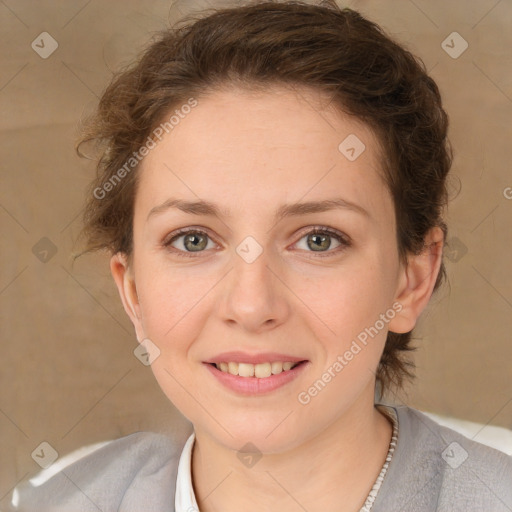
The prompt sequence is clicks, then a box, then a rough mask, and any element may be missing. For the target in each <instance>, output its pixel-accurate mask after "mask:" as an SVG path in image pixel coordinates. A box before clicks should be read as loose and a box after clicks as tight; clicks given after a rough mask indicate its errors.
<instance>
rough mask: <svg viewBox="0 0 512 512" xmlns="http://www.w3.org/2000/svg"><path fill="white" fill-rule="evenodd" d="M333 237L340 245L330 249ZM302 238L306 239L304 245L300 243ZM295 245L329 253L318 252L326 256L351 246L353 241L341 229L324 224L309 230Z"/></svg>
mask: <svg viewBox="0 0 512 512" xmlns="http://www.w3.org/2000/svg"><path fill="white" fill-rule="evenodd" d="M332 239H335V241H336V243H337V244H338V245H337V246H335V247H334V250H329V249H332ZM302 240H305V242H304V243H303V244H302V247H300V246H299V244H300V243H301V241H302ZM295 245H296V246H297V247H299V248H300V249H304V250H305V251H308V252H315V253H327V254H318V256H320V257H326V256H332V255H333V254H337V253H339V252H340V251H342V250H344V249H345V248H347V247H350V245H351V242H350V239H349V238H348V237H347V236H346V235H344V234H342V233H340V232H339V231H336V230H334V229H331V228H328V227H324V226H318V227H315V228H314V229H312V230H310V231H308V232H307V233H306V234H305V235H304V236H302V238H301V239H300V240H299V241H298V242H297V243H296V244H295Z"/></svg>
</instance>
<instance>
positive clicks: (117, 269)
mask: <svg viewBox="0 0 512 512" xmlns="http://www.w3.org/2000/svg"><path fill="white" fill-rule="evenodd" d="M110 272H111V273H112V277H113V278H114V281H115V282H116V285H117V290H118V291H119V296H120V297H121V302H122V303H123V306H124V310H125V311H126V314H127V315H128V316H129V317H130V320H131V321H132V324H133V326H134V327H135V333H136V335H137V340H138V341H139V342H141V341H142V340H143V339H144V338H145V335H144V329H143V327H142V317H141V313H140V304H139V298H138V296H137V289H136V287H135V279H134V276H133V273H132V270H131V268H130V266H129V265H128V258H127V256H126V255H125V254H124V253H121V252H118V253H116V254H114V255H113V256H112V258H111V259H110Z"/></svg>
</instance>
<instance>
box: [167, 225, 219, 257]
mask: <svg viewBox="0 0 512 512" xmlns="http://www.w3.org/2000/svg"><path fill="white" fill-rule="evenodd" d="M209 242H211V243H212V244H213V245H214V246H215V245H216V244H215V243H214V242H213V241H212V240H211V239H210V237H209V235H208V233H205V232H204V231H201V230H198V229H189V228H187V229H182V230H180V231H178V232H177V233H173V234H171V235H170V238H167V239H166V240H165V241H164V242H163V246H164V247H166V248H168V249H169V250H172V252H175V253H176V254H177V255H178V256H185V257H188V258H191V257H192V258H193V257H194V256H193V254H190V253H194V252H204V251H205V250H206V249H212V248H213V247H211V246H208V243H209ZM171 248H172V249H171Z"/></svg>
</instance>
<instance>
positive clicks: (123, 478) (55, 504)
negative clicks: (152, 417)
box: [8, 432, 184, 512]
mask: <svg viewBox="0 0 512 512" xmlns="http://www.w3.org/2000/svg"><path fill="white" fill-rule="evenodd" d="M183 444H184V443H181V442H176V441H174V440H172V439H171V438H169V437H167V436H164V435H161V434H155V433H151V432H137V433H135V434H131V435H128V436H125V437H122V438H120V439H116V440H114V441H111V442H108V443H106V444H104V445H103V446H102V447H100V448H99V449H97V450H95V451H94V452H93V453H90V454H89V455H86V456H85V457H81V458H80V459H78V460H76V461H75V462H73V463H71V464H69V465H66V466H65V467H63V468H62V469H60V470H59V471H58V472H57V473H55V471H52V473H55V474H52V473H49V471H50V470H52V467H50V468H49V470H45V471H43V472H42V473H40V474H39V475H37V477H35V478H32V479H30V480H28V481H26V482H24V483H23V484H21V485H20V486H18V487H17V488H16V489H15V490H14V492H13V495H12V503H11V505H10V506H11V508H10V509H8V510H12V511H19V512H22V511H23V512H31V511H44V512H46V511H48V512H50V511H51V512H60V511H62V512H64V511H66V512H68V511H69V510H73V511H76V512H89V511H95V512H97V511H98V510H103V511H105V512H107V511H110V510H120V509H123V510H124V509H127V510H139V509H140V510H144V508H145V507H146V506H147V503H148V500H150V501H151V503H152V506H154V507H155V508H154V509H155V510H161V511H162V512H164V511H166V510H169V511H172V510H174V491H175V484H176V473H177V469H178V462H179V458H180V455H181V451H182V449H183Z"/></svg>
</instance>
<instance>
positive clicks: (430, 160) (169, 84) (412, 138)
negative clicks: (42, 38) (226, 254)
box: [76, 0, 452, 394]
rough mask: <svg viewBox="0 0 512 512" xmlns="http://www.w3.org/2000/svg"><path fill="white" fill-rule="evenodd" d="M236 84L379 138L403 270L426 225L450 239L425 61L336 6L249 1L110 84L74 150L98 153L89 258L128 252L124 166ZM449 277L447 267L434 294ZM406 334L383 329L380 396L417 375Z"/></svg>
mask: <svg viewBox="0 0 512 512" xmlns="http://www.w3.org/2000/svg"><path fill="white" fill-rule="evenodd" d="M209 11H211V12H209ZM233 83H235V84H239V85H245V86H247V87H252V88H257V87H265V86H268V85H270V84H281V85H290V86H292V87H294V86H302V87H308V88H313V89H315V90H317V91H319V92H325V93H327V94H328V95H329V96H330V97H331V98H332V102H333V104H334V105H335V106H337V107H338V108H340V109H341V110H342V111H344V112H346V113H348V114H351V115H354V116H356V117H357V118H359V119H361V120H362V121H363V122H365V123H366V124H367V125H368V126H369V127H370V128H371V129H372V130H374V132H375V133H376V135H377V136H378V139H379V141H380V143H381V146H382V150H383V154H384V155H385V157H384V158H383V161H382V166H383V171H384V178H385V182H386V184H387V186H388V188H389V190H390V193H391V195H392V197H393V200H394V205H395V215H396V223H397V244H398V249H399V254H400V259H401V261H403V262H406V261H407V254H408V253H412V254H418V253H419V252H420V251H421V250H422V249H423V248H424V239H425V235H426V234H427V232H428V230H429V229H430V228H431V227H434V226H439V227H441V228H442V230H443V232H444V235H445V238H446V236H447V227H446V224H445V223H444V221H443V219H442V215H443V211H442V210H443V208H444V206H445V205H446V203H447V200H448V197H447V189H446V184H445V181H446V180H445V178H446V176H447V173H448V171H449V168H450V166H451V161H452V154H451V149H450V145H449V142H448V140H447V128H448V118H447V115H446V113H445V112H444V110H443V108H442V105H441V97H440V93H439V90H438V87H437V86H436V84H435V82H434V81H433V80H432V79H431V78H430V77H429V76H428V75H427V73H426V70H425V66H424V64H423V63H422V61H421V60H419V59H418V58H416V57H414V56H413V55H412V54H411V53H410V52H409V51H407V50H406V49H404V48H403V47H401V46H400V45H399V44H397V43H395V42H394V41H393V40H392V39H390V38H389V36H387V35H385V34H384V32H383V31H382V29H381V28H380V27H379V26H377V25H376V24H374V23H372V22H371V21H369V20H367V19H365V18H364V17H362V16H361V15H360V14H359V13H357V12H356V11H353V10H351V9H348V8H346V9H340V8H339V7H338V6H337V5H336V4H335V2H334V0H324V1H322V2H321V3H320V5H311V4H308V3H304V2H300V1H287V2H252V3H249V4H246V5H243V6H240V7H236V8H227V9H212V10H208V11H203V13H202V14H201V15H200V16H199V17H196V19H193V18H189V19H187V20H185V23H184V25H183V26H181V27H179V28H178V27H174V28H171V29H167V30H165V31H163V32H161V33H158V34H157V38H156V40H155V41H153V42H152V44H151V45H149V47H148V48H147V49H145V50H144V51H143V52H142V53H141V55H140V56H139V58H138V59H137V60H136V62H135V63H133V64H132V65H130V66H128V67H127V68H125V69H123V70H121V71H119V72H118V73H117V74H116V75H115V76H114V77H113V79H112V81H111V83H110V85H108V87H107V88H106V90H105V91H104V94H103V95H102V97H101V99H100V102H99V106H98V108H97V111H96V112H95V115H94V116H93V117H92V118H90V119H89V122H88V123H87V124H86V128H85V130H84V131H83V134H82V136H81V139H80V141H79V142H78V144H77V148H76V149H77V152H78V154H79V155H80V156H84V155H83V154H82V152H81V151H80V146H81V145H82V144H83V143H85V142H89V141H94V142H95V143H96V149H97V150H98V152H99V157H98V164H97V176H96V179H95V180H94V181H93V183H92V184H91V188H90V193H89V195H88V199H87V204H86V208H85V214H84V221H85V226H84V230H83V233H82V234H83V235H84V236H85V237H86V241H87V242H86V248H85V251H84V252H87V251H91V250H96V249H108V250H110V251H111V252H113V253H115V252H118V251H121V252H124V253H126V254H127V255H129V256H130V255H131V253H132V223H133V205H134V197H135V193H136V188H137V173H136V166H134V169H133V170H130V169H129V168H128V167H126V162H127V161H128V160H129V159H130V158H131V157H132V155H133V154H134V152H137V151H138V150H139V149H140V148H141V146H142V145H144V143H145V142H146V140H149V139H148V138H152V136H151V134H152V132H153V130H154V129H155V127H157V126H158V125H159V123H160V122H161V121H162V119H163V118H164V116H165V115H169V112H170V111H171V109H173V108H175V107H177V106H179V105H183V104H186V103H187V101H188V100H189V99H190V98H191V97H194V98H197V97H200V96H201V95H206V94H208V93H209V92H211V91H213V90H214V89H215V88H219V87H222V86H224V85H229V84H233ZM132 163H133V162H132ZM123 166H125V167H124V169H125V170H127V172H125V173H122V181H121V182H120V183H117V181H113V178H115V176H114V175H115V174H116V173H118V174H117V178H119V170H120V169H121V168H123ZM117 178H116V180H117ZM109 183H110V185H109ZM98 190H101V191H102V192H101V194H99V193H98ZM104 192H105V193H104ZM107 192H108V193H107ZM98 196H103V197H98ZM445 277H446V271H445V267H444V263H443V264H442V266H441V270H440V272H439V275H438V276H437V280H436V283H435V287H434V290H436V289H437V288H438V287H439V286H440V284H441V283H442V281H443V279H445ZM411 335H412V331H411V332H409V333H405V334H398V333H393V332H388V336H387V340H386V345H385V349H384V352H383V355H382V358H381V361H380V363H379V367H378V370H377V375H376V380H377V383H378V384H379V385H380V386H381V392H382V394H384V391H385V390H386V389H387V388H388V387H389V386H390V385H391V384H393V385H395V386H396V387H398V388H400V387H402V384H403V379H404V377H407V378H410V379H413V378H414V374H413V373H412V372H411V371H410V369H413V368H414V367H415V365H414V363H412V362H411V361H409V360H408V359H406V358H404V357H403V356H404V355H405V352H407V351H410V350H415V348H413V347H411V346H410V342H411Z"/></svg>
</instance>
